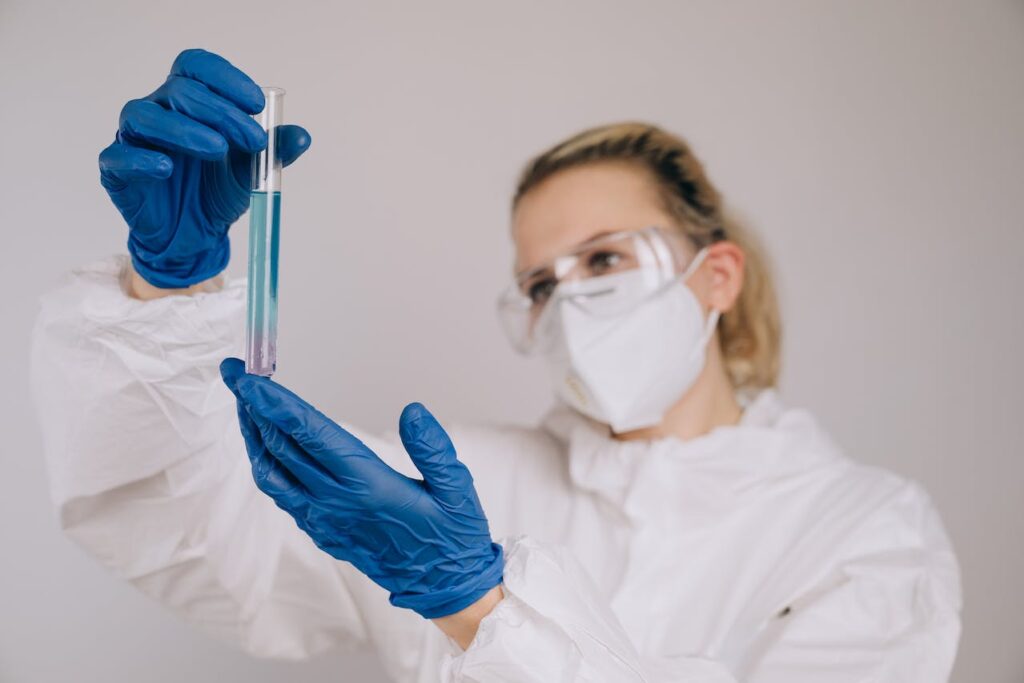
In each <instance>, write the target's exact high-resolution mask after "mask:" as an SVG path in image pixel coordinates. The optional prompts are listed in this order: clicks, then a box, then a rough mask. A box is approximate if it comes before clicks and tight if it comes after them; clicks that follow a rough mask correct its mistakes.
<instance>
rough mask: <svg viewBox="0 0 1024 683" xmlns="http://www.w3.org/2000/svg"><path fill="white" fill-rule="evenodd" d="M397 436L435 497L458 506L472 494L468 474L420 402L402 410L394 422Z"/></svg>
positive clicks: (451, 446)
mask: <svg viewBox="0 0 1024 683" xmlns="http://www.w3.org/2000/svg"><path fill="white" fill-rule="evenodd" d="M398 433H399V435H400V436H401V437H402V444H403V445H404V446H405V450H406V451H407V452H408V453H409V457H410V458H412V461H413V463H414V464H415V465H416V469H418V470H419V471H420V474H422V475H423V480H424V481H425V482H426V483H427V488H428V489H429V490H430V493H431V494H433V496H434V497H435V498H438V499H440V500H441V501H443V502H445V503H447V504H449V505H459V504H461V503H462V502H463V501H464V500H465V499H466V498H467V496H470V495H472V493H473V477H472V475H470V473H469V470H468V469H467V468H466V466H465V465H463V464H462V463H461V462H459V460H458V458H456V457H455V446H454V445H453V444H452V441H451V439H450V438H448V434H447V433H446V432H445V431H444V428H443V427H441V425H440V424H439V423H438V421H437V420H436V419H434V416H433V415H431V414H430V411H429V410H427V409H426V408H425V407H424V406H423V404H422V403H410V404H409V405H407V406H406V407H405V410H403V411H402V416H401V417H400V418H399V420H398Z"/></svg>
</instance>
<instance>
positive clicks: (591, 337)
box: [547, 250, 719, 433]
mask: <svg viewBox="0 0 1024 683" xmlns="http://www.w3.org/2000/svg"><path fill="white" fill-rule="evenodd" d="M704 255H705V252H704V250H701V252H700V253H698V254H697V256H696V257H695V258H694V259H693V262H691V263H690V265H689V267H687V269H686V272H685V273H684V274H683V275H681V276H680V277H678V278H675V279H673V281H672V282H670V283H669V284H668V285H666V286H665V288H664V289H662V290H660V291H658V292H657V293H656V294H654V295H653V296H651V297H650V298H648V299H646V300H645V301H643V302H642V303H640V304H639V305H637V306H636V307H634V308H632V309H631V310H628V311H627V312H625V313H620V314H617V315H613V316H600V315H595V314H594V313H592V312H590V311H588V310H585V309H584V308H583V307H581V306H579V305H577V304H575V303H574V302H573V299H574V298H576V297H586V296H594V295H599V296H602V297H618V296H630V292H631V291H634V290H635V288H636V287H639V286H642V285H641V284H640V283H639V279H640V278H643V273H641V272H639V271H638V270H632V271H627V272H623V273H618V274H614V275H608V276H604V277H601V278H590V279H586V280H580V281H577V282H570V283H565V284H564V285H563V286H564V287H565V288H566V289H567V290H569V291H567V292H563V293H562V295H561V296H559V300H558V301H556V302H553V303H554V305H555V306H557V310H555V311H552V313H553V314H554V315H555V316H556V319H554V320H552V324H554V325H555V326H556V328H557V337H558V340H557V342H556V343H555V344H554V345H553V347H552V348H551V349H550V351H549V352H548V354H547V360H548V370H549V372H550V375H551V378H552V381H553V382H554V384H555V388H556V391H557V392H558V395H559V396H560V397H561V398H562V399H563V400H564V401H566V402H567V403H568V404H569V405H571V406H572V407H574V408H576V409H577V410H578V411H580V412H581V413H583V414H584V415H588V416H590V417H592V418H594V419H595V420H598V421H600V422H604V423H606V424H608V425H610V426H611V428H612V431H614V432H616V433H622V432H627V431H630V430H634V429H641V428H644V427H651V426H654V425H657V424H659V423H660V422H661V421H662V419H664V417H665V413H666V412H667V411H668V409H669V408H671V407H672V406H673V405H674V404H675V403H676V402H677V401H678V400H679V399H680V398H681V397H682V396H683V395H684V394H685V393H686V392H687V391H689V389H690V387H691V386H693V383H694V382H695V381H696V379H697V377H698V376H699V375H700V372H701V370H702V369H703V368H704V362H705V348H706V346H707V343H708V340H709V339H710V338H711V336H712V335H713V334H714V332H715V326H716V325H717V323H718V317H719V312H718V311H716V310H713V309H712V311H711V313H710V315H708V317H707V320H705V319H704V312H703V310H702V309H701V306H700V302H699V301H698V300H697V297H696V296H695V295H694V293H693V292H692V291H691V290H690V288H689V287H688V286H687V285H686V279H687V278H688V277H689V275H690V274H691V273H692V272H693V271H694V270H696V269H697V267H698V266H699V265H700V263H701V262H702V261H703V259H704ZM597 292H600V294H596V293H597Z"/></svg>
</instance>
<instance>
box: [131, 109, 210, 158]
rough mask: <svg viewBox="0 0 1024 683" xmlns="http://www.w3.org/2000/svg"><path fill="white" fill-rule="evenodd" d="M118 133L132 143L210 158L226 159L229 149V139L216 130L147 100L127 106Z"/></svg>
mask: <svg viewBox="0 0 1024 683" xmlns="http://www.w3.org/2000/svg"><path fill="white" fill-rule="evenodd" d="M118 136H119V139H120V140H122V141H127V142H129V143H142V144H145V145H152V146H153V147H157V148H159V149H162V150H166V151H170V152H180V153H182V154H188V155H190V156H194V157H198V158H200V159H206V160H210V161H213V160H215V159H221V158H223V157H224V155H225V154H227V151H228V142H227V140H225V139H224V136H222V135H221V134H220V133H218V132H217V131H215V130H213V129H212V128H209V127H207V126H204V125H203V124H201V123H199V122H198V121H193V120H192V119H190V118H189V117H187V116H185V115H184V114H181V113H178V112H176V111H168V110H166V109H164V108H163V107H161V106H160V105H159V104H157V103H156V102H150V101H148V100H132V101H131V102H129V103H128V104H126V105H124V108H123V109H122V110H121V122H120V125H119V128H118Z"/></svg>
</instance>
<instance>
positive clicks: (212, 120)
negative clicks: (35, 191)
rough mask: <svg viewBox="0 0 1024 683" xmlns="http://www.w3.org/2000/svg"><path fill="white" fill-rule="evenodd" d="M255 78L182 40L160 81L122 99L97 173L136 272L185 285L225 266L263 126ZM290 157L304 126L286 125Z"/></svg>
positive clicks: (284, 156) (286, 156) (284, 151)
mask: <svg viewBox="0 0 1024 683" xmlns="http://www.w3.org/2000/svg"><path fill="white" fill-rule="evenodd" d="M263 105H264V101H263V93H262V92H261V91H260V88H259V86H258V85H256V83H255V82H254V81H253V80H252V79H251V78H249V77H248V76H247V75H246V74H244V73H243V72H242V71H240V70H239V69H237V68H235V67H234V66H232V65H231V64H230V63H229V62H228V61H227V60H226V59H224V58H223V57H221V56H219V55H216V54H214V53H212V52H207V51H205V50H199V49H193V50H185V51H184V52H182V53H181V54H179V55H178V57H177V59H175V60H174V64H173V65H172V66H171V73H170V75H169V76H168V77H167V80H166V81H164V83H163V85H161V86H160V87H159V88H157V89H156V90H155V91H153V92H152V93H151V94H149V95H147V96H146V97H143V98H141V99H137V100H131V101H129V102H128V103H127V104H126V105H125V106H124V108H123V109H121V117H120V123H119V126H118V130H117V134H116V136H115V139H114V142H113V144H111V145H110V146H109V147H107V148H106V149H104V150H103V151H102V152H101V153H100V157H99V166H100V183H101V184H102V185H103V187H104V189H106V191H107V193H108V194H109V195H110V198H111V199H112V200H113V202H114V205H115V206H116V207H117V209H118V211H120V212H121V215H122V216H123V217H124V219H125V221H126V222H127V223H128V228H129V235H128V251H129V253H130V254H131V257H132V265H133V266H134V268H135V271H136V273H137V274H138V275H139V276H141V278H142V279H144V280H145V281H146V282H147V283H149V284H150V285H153V286H154V287H156V288H160V289H183V288H188V287H190V286H191V285H195V284H197V283H201V282H203V281H205V280H209V279H210V278H212V277H214V276H215V275H217V274H218V273H220V272H221V271H222V270H224V268H225V267H226V266H227V263H228V258H229V253H230V246H229V241H228V236H227V233H228V228H229V227H231V224H232V223H234V222H235V221H236V220H238V218H239V217H240V216H241V215H242V214H243V213H245V210H246V209H247V208H248V205H249V202H248V200H249V184H250V174H251V158H252V153H253V152H257V151H259V150H261V149H263V148H265V147H266V145H267V136H266V133H265V132H264V131H263V129H262V128H261V127H260V126H259V124H257V123H256V122H255V121H254V120H253V119H252V118H251V115H252V114H256V113H258V112H260V111H261V110H262V109H263ZM277 135H278V138H277V143H278V153H279V154H280V156H281V160H282V163H283V164H284V165H286V166H287V165H288V164H290V163H291V162H293V161H294V160H295V159H297V158H298V157H299V156H300V155H301V154H302V153H303V152H305V151H306V149H308V148H309V145H310V136H309V133H308V132H307V131H306V130H305V129H304V128H302V127H300V126H281V127H279V128H278V132H277Z"/></svg>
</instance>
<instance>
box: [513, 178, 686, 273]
mask: <svg viewBox="0 0 1024 683" xmlns="http://www.w3.org/2000/svg"><path fill="white" fill-rule="evenodd" d="M671 223H672V218H671V217H670V216H669V214H668V213H667V212H666V211H665V209H664V207H663V204H662V201H661V199H660V197H659V195H658V190H657V185H656V184H655V182H654V180H653V178H652V177H651V175H650V173H649V172H648V171H647V170H646V169H644V168H642V167H640V166H638V165H636V164H634V163H631V162H623V161H607V162H606V161H602V162H596V163H592V164H588V165H585V166H578V167H575V168H570V169H566V170H564V171H558V172H556V173H555V174H554V175H552V176H551V177H549V178H546V179H545V180H544V181H542V182H541V183H540V184H539V185H537V186H536V187H534V188H532V189H531V190H529V191H528V192H527V193H526V194H525V195H523V197H522V198H520V200H519V204H518V205H517V206H516V210H515V211H514V212H513V214H512V237H513V239H514V240H515V246H516V265H515V269H516V272H520V271H523V270H527V269H529V268H533V267H535V266H537V265H539V264H541V263H544V262H545V261H548V260H550V259H553V258H555V257H556V256H558V255H559V254H562V253H564V252H566V251H568V250H570V249H572V248H573V247H574V246H575V245H577V244H579V243H581V242H584V241H586V240H588V239H590V238H592V237H594V236H596V235H599V234H601V233H605V232H617V231H621V230H640V229H642V228H645V227H647V226H649V225H669V224H671Z"/></svg>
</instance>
